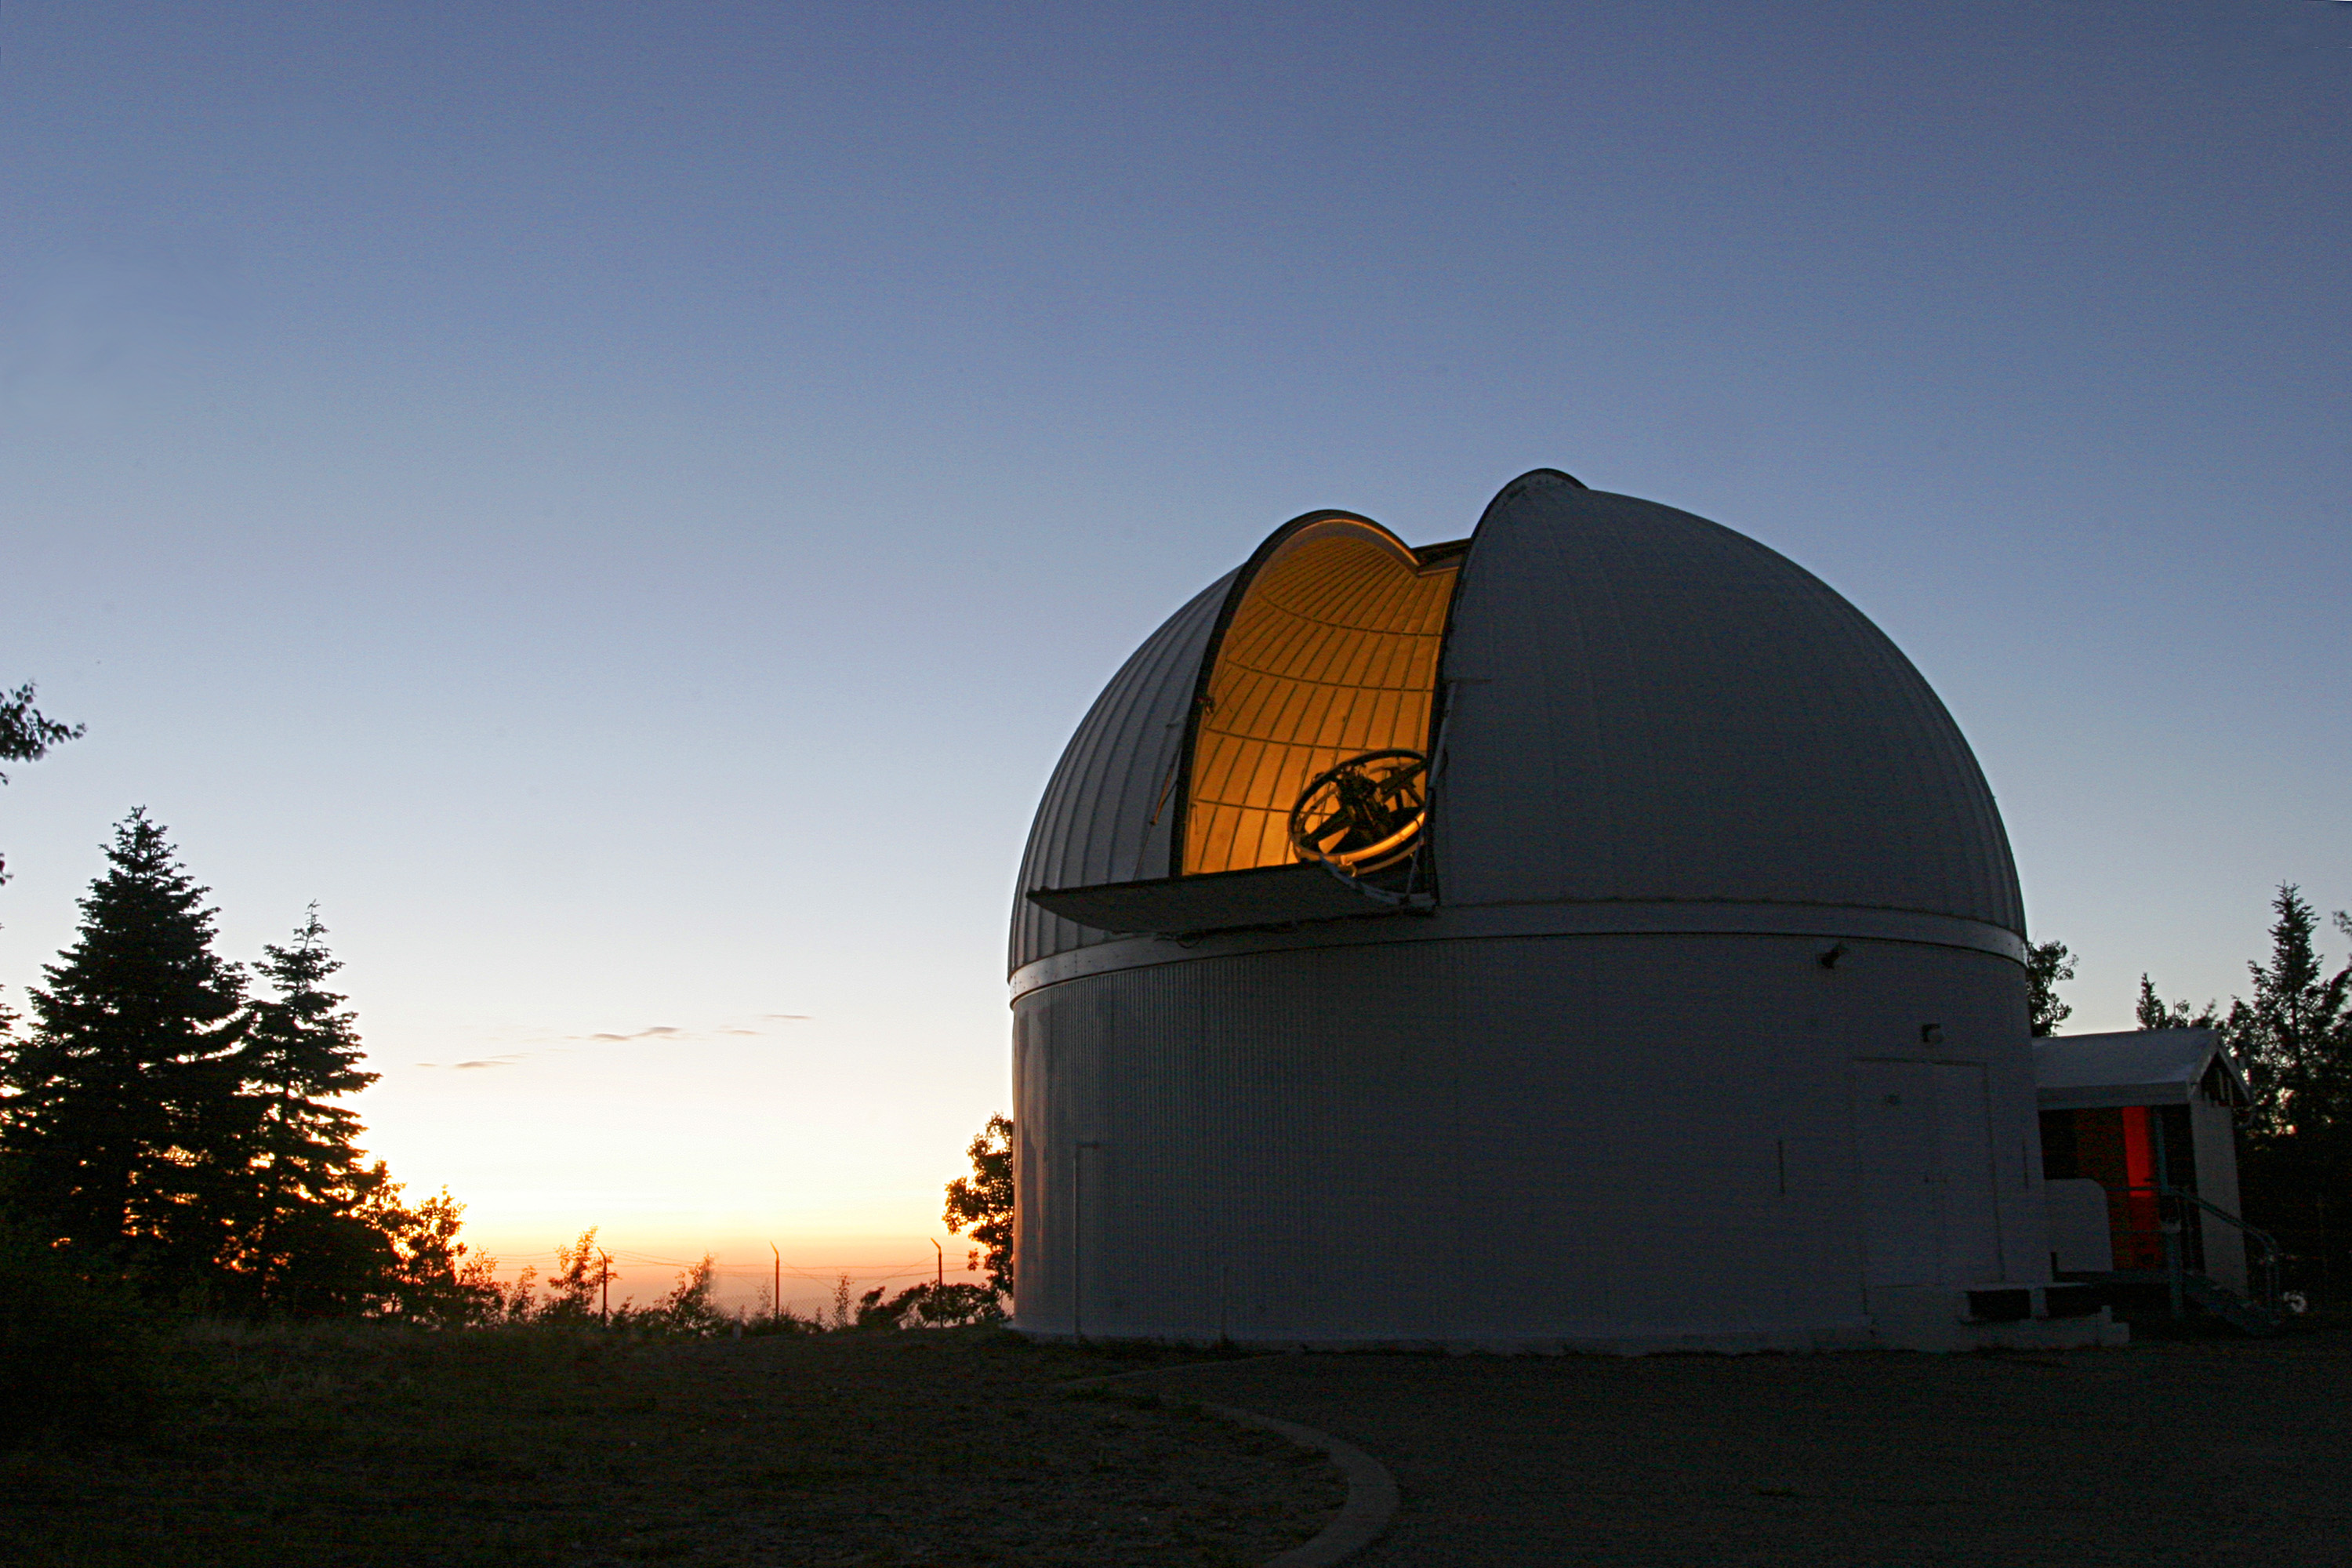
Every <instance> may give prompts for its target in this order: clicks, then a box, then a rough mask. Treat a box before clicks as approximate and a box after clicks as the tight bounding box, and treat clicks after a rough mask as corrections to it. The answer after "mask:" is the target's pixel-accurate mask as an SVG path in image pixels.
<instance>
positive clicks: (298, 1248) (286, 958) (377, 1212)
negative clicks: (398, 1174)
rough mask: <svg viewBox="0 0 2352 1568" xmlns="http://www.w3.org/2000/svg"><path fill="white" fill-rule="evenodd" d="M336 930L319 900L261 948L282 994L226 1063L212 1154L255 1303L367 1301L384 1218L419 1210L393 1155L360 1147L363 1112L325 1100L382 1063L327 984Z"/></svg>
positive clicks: (380, 1277)
mask: <svg viewBox="0 0 2352 1568" xmlns="http://www.w3.org/2000/svg"><path fill="white" fill-rule="evenodd" d="M326 936H327V928H326V927H325V926H324V925H323V924H321V923H320V920H319V910H318V906H317V905H315V904H313V905H312V906H311V907H310V910H309V911H308V912H307V914H306V915H305V917H304V920H303V923H302V925H301V926H300V927H299V929H297V930H296V931H295V933H294V942H293V944H292V945H291V946H289V947H279V946H278V945H276V944H275V943H270V944H267V945H265V946H264V947H263V948H262V953H263V958H262V961H261V963H258V964H257V965H256V966H255V968H256V970H257V973H258V974H259V975H260V977H261V978H262V979H263V980H264V981H266V982H268V984H269V986H270V988H271V989H272V990H273V991H274V992H275V993H276V994H275V995H274V996H270V997H266V998H260V999H257V1000H255V1001H254V1002H253V1003H252V1004H251V1005H250V1006H249V1008H248V1011H247V1028H246V1032H245V1038H244V1040H243V1042H242V1044H241V1045H240V1046H239V1047H238V1049H237V1051H236V1055H235V1057H234V1058H231V1062H230V1066H231V1068H232V1070H233V1071H234V1073H235V1075H236V1080H237V1088H238V1092H237V1099H236V1110H237V1112H238V1114H237V1116H236V1121H235V1123H234V1125H232V1126H231V1127H229V1128H228V1129H226V1137H224V1138H223V1139H222V1140H221V1141H220V1142H219V1143H218V1144H217V1145H216V1146H215V1147H214V1148H212V1149H209V1150H206V1151H205V1159H206V1161H207V1163H210V1164H211V1165H213V1166H215V1168H216V1169H217V1170H218V1172H219V1179H218V1182H217V1184H216V1185H215V1190H216V1191H219V1192H221V1193H223V1194H224V1195H226V1196H227V1197H229V1199H230V1201H231V1202H232V1203H233V1204H234V1205H235V1214H234V1217H233V1220H232V1224H233V1226H234V1231H235V1234H234V1235H233V1237H231V1238H230V1241H229V1246H228V1247H227V1249H226V1252H225V1254H224V1256H223V1257H222V1258H221V1259H220V1260H219V1261H220V1264H221V1268H222V1283H223V1285H224V1287H225V1289H226V1292H227V1293H228V1295H229V1296H231V1297H232V1298H233V1299H234V1300H236V1304H238V1305H240V1306H243V1307H245V1308H247V1310H252V1309H255V1308H263V1307H267V1308H270V1309H274V1310H280V1311H290V1312H295V1313H299V1314H304V1315H309V1314H315V1313H320V1312H348V1311H353V1310H359V1309H360V1308H361V1307H362V1306H363V1305H364V1304H365V1303H366V1302H367V1301H368V1300H371V1299H372V1298H373V1297H375V1296H377V1295H379V1294H381V1293H382V1292H383V1289H384V1282H385V1280H386V1279H387V1278H388V1276H389V1274H390V1273H391V1271H392V1270H393V1268H394V1251H393V1245H392V1240H391V1237H389V1236H388V1235H387V1222H389V1223H390V1226H392V1227H393V1228H397V1226H398V1225H399V1223H400V1222H401V1221H404V1220H406V1219H407V1218H409V1217H410V1216H408V1215H406V1214H405V1212H404V1211H402V1210H401V1209H400V1208H399V1205H398V1201H397V1200H398V1194H399V1191H400V1189H399V1188H398V1187H397V1186H395V1185H394V1184H392V1182H391V1179H390V1177H389V1175H388V1173H386V1171H385V1170H384V1167H383V1164H382V1163H377V1164H374V1165H373V1166H371V1165H369V1164H367V1163H366V1162H365V1158H364V1156H363V1155H362V1153H361V1152H360V1150H359V1149H358V1147H357V1146H356V1142H355V1141H356V1140H357V1138H358V1137H359V1135H360V1131H361V1127H360V1120H359V1117H358V1116H357V1115H356V1114H355V1113H354V1112H352V1111H351V1110H347V1109H346V1108H344V1107H342V1106H340V1105H331V1104H329V1103H328V1101H329V1100H331V1099H332V1098H334V1097H336V1096H339V1095H344V1094H349V1093H352V1091H354V1090H356V1089H364V1088H366V1087H367V1086H368V1085H369V1084H372V1083H373V1082H374V1081H375V1080H376V1078H377V1076H378V1075H377V1074H374V1073H372V1072H366V1071H363V1070H362V1068H360V1065H359V1061H360V1056H361V1051H362V1047H361V1045H360V1037H359V1030H358V1019H357V1017H356V1016H354V1015H353V1014H352V1013H350V1012H348V1011H346V1010H344V1009H343V1006H342V1004H343V1001H344V998H343V997H342V996H341V995H339V994H336V993H334V992H331V991H329V990H327V989H326V982H327V981H328V979H329V978H330V977H331V976H332V975H333V974H334V973H335V972H336V971H337V970H338V969H341V967H342V965H341V963H338V962H336V960H335V959H334V957H333V956H332V955H331V953H330V952H328V950H327V944H326ZM395 1216H396V1217H395Z"/></svg>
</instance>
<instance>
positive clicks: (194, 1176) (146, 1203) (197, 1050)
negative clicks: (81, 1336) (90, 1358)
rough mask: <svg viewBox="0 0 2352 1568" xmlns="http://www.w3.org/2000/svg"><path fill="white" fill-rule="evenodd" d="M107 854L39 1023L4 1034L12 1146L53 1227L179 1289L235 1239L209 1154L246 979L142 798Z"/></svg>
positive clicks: (228, 1097)
mask: <svg viewBox="0 0 2352 1568" xmlns="http://www.w3.org/2000/svg"><path fill="white" fill-rule="evenodd" d="M106 855H107V860H108V863H109V864H108V868H107V870H106V872H105V874H104V875H102V876H100V878H99V879H97V880H96V881H95V882H93V883H92V884H91V886H90V890H89V895H88V896H87V897H85V898H84V899H83V900H81V915H82V920H81V926H80V931H79V936H78V937H77V939H76V941H75V942H74V944H73V946H71V947H69V948H68V949H67V950H66V951H65V952H63V953H61V954H59V955H58V956H59V960H60V962H58V963H54V964H50V965H47V966H46V967H45V968H44V969H43V971H42V973H43V974H44V975H45V976H46V977H47V981H48V984H47V987H46V988H41V987H36V988H34V989H33V990H32V993H31V998H32V1013H33V1028H32V1030H31V1032H30V1034H29V1035H28V1036H26V1037H23V1038H20V1039H16V1040H11V1041H6V1042H4V1043H0V1089H5V1100H0V1147H5V1149H7V1150H8V1151H9V1152H11V1153H13V1154H15V1155H16V1156H17V1160H16V1163H17V1165H18V1169H19V1173H20V1180H21V1183H22V1200H23V1202H24V1203H25V1205H26V1207H27V1208H28V1209H30V1210H31V1211H32V1212H33V1213H35V1214H37V1215H39V1216H40V1218H41V1222H42V1224H43V1225H44V1226H45V1227H46V1228H47V1230H48V1231H49V1232H50V1234H51V1236H52V1237H54V1238H56V1239H58V1240H62V1241H64V1242H67V1243H68V1244H69V1245H70V1246H71V1247H75V1248H78V1249H84V1250H87V1251H90V1252H111V1253H114V1254H116V1255H117V1256H118V1257H119V1258H121V1261H122V1262H124V1263H125V1264H127V1265H130V1266H131V1267H133V1268H136V1269H137V1270H139V1271H140V1272H141V1273H142V1274H143V1275H144V1276H145V1277H146V1278H147V1279H148V1280H149V1282H150V1283H151V1285H166V1286H168V1285H171V1284H178V1283H182V1282H185V1281H187V1280H189V1279H191V1277H192V1276H194V1275H196V1274H199V1273H201V1271H202V1269H203V1266H204V1263H205V1260H208V1259H210V1258H212V1257H214V1256H215V1254H216V1253H217V1252H218V1250H219V1247H220V1243H221V1241H222V1239H223V1220H224V1218H225V1215H224V1214H223V1212H222V1205H220V1204H219V1203H218V1202H217V1198H218V1196H219V1194H217V1193H216V1192H215V1191H211V1190H208V1186H209V1184H210V1183H211V1181H212V1180H213V1179H215V1178H216V1177H217V1175H218V1171H217V1169H216V1167H215V1165H214V1164H213V1163H211V1162H208V1161H207V1160H205V1158H204V1152H205V1151H206V1150H208V1149H211V1148H213V1147H214V1146H215V1144H216V1142H218V1141H219V1140H220V1139H221V1138H223V1137H224V1136H226V1135H228V1134H229V1133H230V1132H231V1131H232V1130H233V1128H234V1126H235V1124H236V1120H237V1111H236V1106H235V1104H234V1102H235V1100H236V1087H237V1084H236V1070H235V1068H234V1067H233V1066H232V1058H233V1057H234V1055H235V1052H236V1047H237V1046H238V1045H239V1043H240V1041H241V1039H242V1037H243V1035H244V1032H245V1018H244V1001H245V979H244V974H243V973H242V971H241V970H240V969H239V968H238V967H237V966H236V964H233V963H226V962H225V961H223V960H222V959H221V958H220V956H219V955H218V954H216V953H215V952H214V951H213V938H214V916H215V911H214V910H210V909H207V908H206V907H205V902H204V899H205V893H206V892H208V891H209V890H210V889H205V888H200V887H197V886H196V885H195V884H194V882H193V881H192V880H191V879H189V877H188V874H187V872H186V871H185V870H184V869H183V868H181V866H180V864H179V862H178V860H177V858H176V856H175V854H174V852H173V847H172V845H171V843H170V842H169V841H168V840H167V839H166V838H165V837H164V832H163V827H162V826H159V825H157V824H156V823H154V822H152V821H150V820H149V819H148V816H147V814H146V811H145V809H144V808H143V807H142V808H141V809H140V810H137V811H134V812H132V813H131V815H130V816H128V817H126V818H124V819H123V820H122V822H121V823H120V824H119V825H117V826H116V828H115V833H114V842H113V843H112V844H111V845H110V846H109V847H108V848H107V851H106Z"/></svg>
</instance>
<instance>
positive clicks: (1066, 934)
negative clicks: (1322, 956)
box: [1010, 572, 1235, 969]
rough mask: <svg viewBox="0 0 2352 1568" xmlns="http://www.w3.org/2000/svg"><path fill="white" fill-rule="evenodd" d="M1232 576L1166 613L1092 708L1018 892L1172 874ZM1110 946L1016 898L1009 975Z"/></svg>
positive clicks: (1058, 776) (1067, 754)
mask: <svg viewBox="0 0 2352 1568" xmlns="http://www.w3.org/2000/svg"><path fill="white" fill-rule="evenodd" d="M1234 576H1235V573H1233V572H1228V573H1226V574H1224V575H1223V577H1220V578H1218V579H1217V580H1216V581H1215V582H1214V583H1212V584H1209V585H1208V586H1207V587H1206V588H1203V589H1202V590H1201V592H1200V593H1199V594H1198V595H1194V596H1193V598H1192V600H1191V601H1190V602H1189V603H1187V604H1186V605H1185V606H1184V607H1183V608H1182V609H1181V610H1179V611H1177V612H1176V613H1175V614H1174V615H1172V616H1169V617H1168V619H1167V621H1166V622H1165V623H1164V624H1162V625H1161V626H1160V629H1159V630H1158V631H1156V632H1154V633H1152V634H1151V638H1150V641H1148V642H1146V643H1145V644H1144V645H1143V646H1142V647H1139V648H1138V649H1136V650H1135V654H1134V657H1133V658H1129V660H1128V661H1127V662H1126V663H1125V664H1124V665H1121V666H1120V667H1119V671H1118V674H1117V675H1115V676H1113V677H1112V678H1111V682H1110V684H1109V685H1108V687H1106V688H1104V689H1103V694H1102V695H1101V696H1100V697H1097V699H1095V705H1094V706H1093V707H1092V708H1091V709H1089V710H1087V717H1086V721H1085V722H1083V723H1081V724H1080V725H1079V726H1078V732H1077V733H1076V734H1075V735H1073V736H1071V737H1070V743H1069V745H1068V747H1067V748H1066V749H1065V750H1064V751H1063V752H1062V761H1061V764H1060V765H1059V766H1058V767H1056V768H1055V770H1054V779H1053V782H1052V783H1051V784H1047V785H1046V786H1045V799H1044V800H1042V801H1040V802H1039V803H1038V805H1037V818H1036V821H1035V822H1034V824H1033V825H1032V826H1030V829H1029V847H1028V851H1027V852H1026V853H1025V854H1024V855H1023V856H1022V858H1021V886H1020V893H1026V892H1028V891H1030V890H1031V889H1035V888H1076V887H1085V886H1087V885H1090V884H1093V883H1096V882H1129V881H1135V880H1137V879H1141V878H1145V877H1164V876H1166V875H1167V874H1168V865H1169V859H1170V854H1171V850H1170V845H1169V835H1170V832H1171V829H1172V827H1173V826H1174V823H1175V820H1176V817H1177V816H1178V812H1177V810H1176V801H1175V799H1174V797H1173V794H1172V792H1173V790H1174V787H1175V778H1176V763H1177V754H1178V752H1179V751H1180V750H1181V747H1182V745H1183V742H1184V721H1185V718H1186V716H1187V714H1188V713H1189V711H1190V710H1191V707H1192V695H1193V692H1194V689H1196V687H1197V686H1198V684H1199V681H1200V676H1201V660H1202V656H1203V655H1205V654H1206V653H1207V651H1208V647H1209V636H1210V634H1211V633H1212V632H1213V630H1215V628H1216V624H1217V615H1218V612H1219V611H1221V610H1222V609H1223V607H1224V603H1225V595H1226V593H1227V591H1228V590H1230V589H1231V588H1232V586H1233V582H1234ZM1109 940H1110V937H1109V936H1108V933H1106V932H1103V931H1093V930H1090V929H1088V928H1087V927H1086V926H1082V925H1078V924H1076V923H1074V922H1073V921H1066V920H1064V919H1062V918H1061V917H1060V916H1058V915H1051V914H1047V913H1046V912H1045V910H1041V909H1039V908H1038V907H1037V906H1036V905H1034V904H1033V903H1031V902H1030V901H1029V900H1027V899H1025V898H1023V897H1021V896H1020V894H1019V893H1016V894H1015V895H1014V900H1013V937H1012V951H1011V953H1010V959H1011V964H1010V967H1011V968H1013V969H1018V968H1020V967H1021V966H1022V965H1023V964H1024V963H1032V962H1034V960H1037V959H1040V958H1047V957H1051V956H1052V955H1053V954H1055V953H1057V952H1069V951H1070V950H1072V949H1073V948H1080V947H1088V946H1091V945H1093V944H1094V943H1096V942H1108V941H1109Z"/></svg>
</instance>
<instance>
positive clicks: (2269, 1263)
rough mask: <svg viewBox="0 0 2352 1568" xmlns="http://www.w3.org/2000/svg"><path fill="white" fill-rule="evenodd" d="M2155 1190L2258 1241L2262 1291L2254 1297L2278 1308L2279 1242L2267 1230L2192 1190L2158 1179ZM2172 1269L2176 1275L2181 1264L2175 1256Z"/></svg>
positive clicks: (2270, 1306)
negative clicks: (2199, 1210) (2195, 1206)
mask: <svg viewBox="0 0 2352 1568" xmlns="http://www.w3.org/2000/svg"><path fill="white" fill-rule="evenodd" d="M2156 1193H2157V1196H2158V1197H2159V1198H2174V1199H2178V1200H2179V1201H2181V1202H2183V1203H2189V1204H2194V1205H2197V1207H2198V1208H2200V1209H2201V1210H2203V1211H2204V1212H2205V1213H2207V1214H2210V1215H2212V1216H2213V1217H2214V1218H2215V1219H2218V1220H2220V1221H2221V1223H2222V1224H2224V1225H2231V1226H2236V1227H2237V1228H2238V1231H2239V1233H2240V1234H2241V1235H2243V1236H2246V1237H2251V1238H2252V1239H2253V1240H2255V1241H2257V1242H2260V1243H2261V1244H2262V1249H2263V1255H2262V1260H2261V1267H2262V1271H2263V1289H2262V1293H2261V1294H2260V1295H2258V1296H2257V1297H2256V1298H2255V1300H2258V1301H2260V1302H2261V1303H2262V1304H2263V1306H2265V1307H2269V1308H2272V1309H2273V1310H2275V1309H2276V1308H2277V1306H2278V1294H2279V1283H2278V1267H2279V1244H2278V1238H2277V1237H2273V1235H2271V1233H2270V1232H2268V1231H2266V1230H2262V1229H2259V1228H2257V1227H2256V1226H2251V1225H2248V1224H2247V1223H2246V1222H2245V1221H2244V1220H2242V1219H2241V1218H2240V1217H2238V1216H2237V1215H2233V1214H2231V1212H2230V1211H2229V1210H2228V1209H2225V1208H2223V1207H2222V1206H2221V1205H2219V1204H2210V1203H2207V1202H2206V1201H2205V1200H2204V1199H2203V1198H2200V1197H2199V1196H2198V1195H2197V1194H2195V1193H2191V1192H2187V1191H2184V1190H2182V1189H2181V1188H2179V1187H2175V1186H2171V1185H2168V1184H2165V1183H2161V1182H2159V1183H2158V1184H2157V1188H2156ZM2173 1272H2174V1274H2175V1275H2178V1274H2179V1272H2180V1265H2179V1259H2178V1257H2177V1256H2176V1257H2175V1258H2174V1259H2173Z"/></svg>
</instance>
